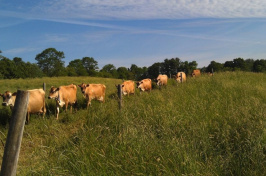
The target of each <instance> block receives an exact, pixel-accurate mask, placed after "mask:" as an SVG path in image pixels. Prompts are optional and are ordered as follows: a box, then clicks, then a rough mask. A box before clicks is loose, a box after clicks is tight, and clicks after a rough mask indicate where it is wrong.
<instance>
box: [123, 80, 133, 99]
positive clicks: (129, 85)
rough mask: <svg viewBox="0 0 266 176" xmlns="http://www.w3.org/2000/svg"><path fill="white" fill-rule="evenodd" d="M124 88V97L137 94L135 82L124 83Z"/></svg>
mask: <svg viewBox="0 0 266 176" xmlns="http://www.w3.org/2000/svg"><path fill="white" fill-rule="evenodd" d="M121 86H122V93H123V95H128V96H129V94H135V82H134V81H131V80H129V81H124V82H123V84H122V85H121Z"/></svg>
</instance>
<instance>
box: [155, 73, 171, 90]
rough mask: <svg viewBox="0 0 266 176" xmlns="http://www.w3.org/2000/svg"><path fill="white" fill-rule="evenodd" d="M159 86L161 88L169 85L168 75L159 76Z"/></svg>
mask: <svg viewBox="0 0 266 176" xmlns="http://www.w3.org/2000/svg"><path fill="white" fill-rule="evenodd" d="M156 80H157V85H158V86H159V87H161V86H166V85H167V80H168V77H167V75H161V74H160V75H158V77H157V79H156Z"/></svg>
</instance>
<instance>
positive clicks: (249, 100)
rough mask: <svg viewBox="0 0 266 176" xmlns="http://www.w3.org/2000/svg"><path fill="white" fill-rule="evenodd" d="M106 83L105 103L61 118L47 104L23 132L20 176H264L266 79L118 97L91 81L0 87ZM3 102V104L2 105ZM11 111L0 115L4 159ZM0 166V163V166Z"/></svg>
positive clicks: (227, 77) (2, 85)
mask: <svg viewBox="0 0 266 176" xmlns="http://www.w3.org/2000/svg"><path fill="white" fill-rule="evenodd" d="M43 82H45V83H46V85H47V90H46V92H47V94H48V91H49V88H50V87H51V86H52V85H53V86H59V85H67V84H71V83H74V84H80V83H82V82H85V83H103V84H105V85H106V87H107V89H106V91H107V92H106V102H105V103H104V104H102V103H99V102H97V101H93V102H92V107H90V109H89V110H87V109H86V101H85V100H84V99H83V97H82V95H81V92H80V90H78V102H79V105H78V110H77V111H76V112H73V114H71V113H69V112H67V113H65V112H63V111H62V112H61V113H60V115H59V120H58V121H57V120H56V119H55V103H54V102H53V100H48V99H47V100H46V103H47V109H49V110H48V113H47V115H46V117H45V119H42V118H41V116H38V115H32V116H31V118H30V121H29V124H28V125H25V129H24V135H23V139H22V144H21V151H20V157H19V161H18V170H17V175H66V176H68V175H84V176H85V175H108V176H109V175H167V176H169V175H204V176H205V175H264V174H265V173H266V169H265V167H266V162H265V161H266V160H265V154H266V130H265V122H266V74H255V73H245V72H226V73H217V74H215V75H214V77H209V76H202V77H200V78H197V79H193V78H190V79H188V81H187V82H186V83H183V84H179V85H176V84H175V82H174V81H173V80H170V81H169V82H170V83H169V84H168V86H167V87H166V88H162V89H161V90H159V89H154V90H152V91H151V92H150V93H141V94H140V92H139V91H137V92H136V94H135V95H132V96H129V97H127V96H125V97H123V108H122V110H119V108H118V98H117V95H116V87H115V84H119V83H122V81H121V80H116V79H104V78H90V77H75V78H73V77H70V78H69V77H59V78H43V79H25V80H23V79H18V80H0V92H1V93H3V92H4V91H6V90H10V91H16V90H17V89H20V90H26V89H33V88H41V87H42V84H43ZM0 102H2V100H1V101H0ZM8 116H11V112H10V110H9V108H6V107H1V108H0V120H1V123H2V125H1V126H0V131H1V132H0V139H1V145H0V156H1V158H2V157H3V152H4V143H5V141H6V136H7V131H8V124H5V123H6V121H7V117H8ZM1 161H2V159H1Z"/></svg>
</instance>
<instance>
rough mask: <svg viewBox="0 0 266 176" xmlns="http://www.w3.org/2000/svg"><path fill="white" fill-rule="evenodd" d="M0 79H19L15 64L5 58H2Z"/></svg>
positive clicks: (0, 61)
mask: <svg viewBox="0 0 266 176" xmlns="http://www.w3.org/2000/svg"><path fill="white" fill-rule="evenodd" d="M0 77H2V78H3V79H12V78H17V74H16V65H15V63H14V62H13V61H12V60H10V59H8V58H7V57H4V56H1V60H0Z"/></svg>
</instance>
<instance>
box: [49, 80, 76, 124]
mask: <svg viewBox="0 0 266 176" xmlns="http://www.w3.org/2000/svg"><path fill="white" fill-rule="evenodd" d="M48 99H55V100H56V119H57V120H58V116H59V107H60V106H61V107H63V106H64V105H65V111H67V108H68V105H70V112H71V113H72V106H73V105H76V104H77V86H76V85H74V84H70V85H68V86H60V87H58V88H56V87H54V86H52V87H51V89H50V92H49V97H48Z"/></svg>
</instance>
